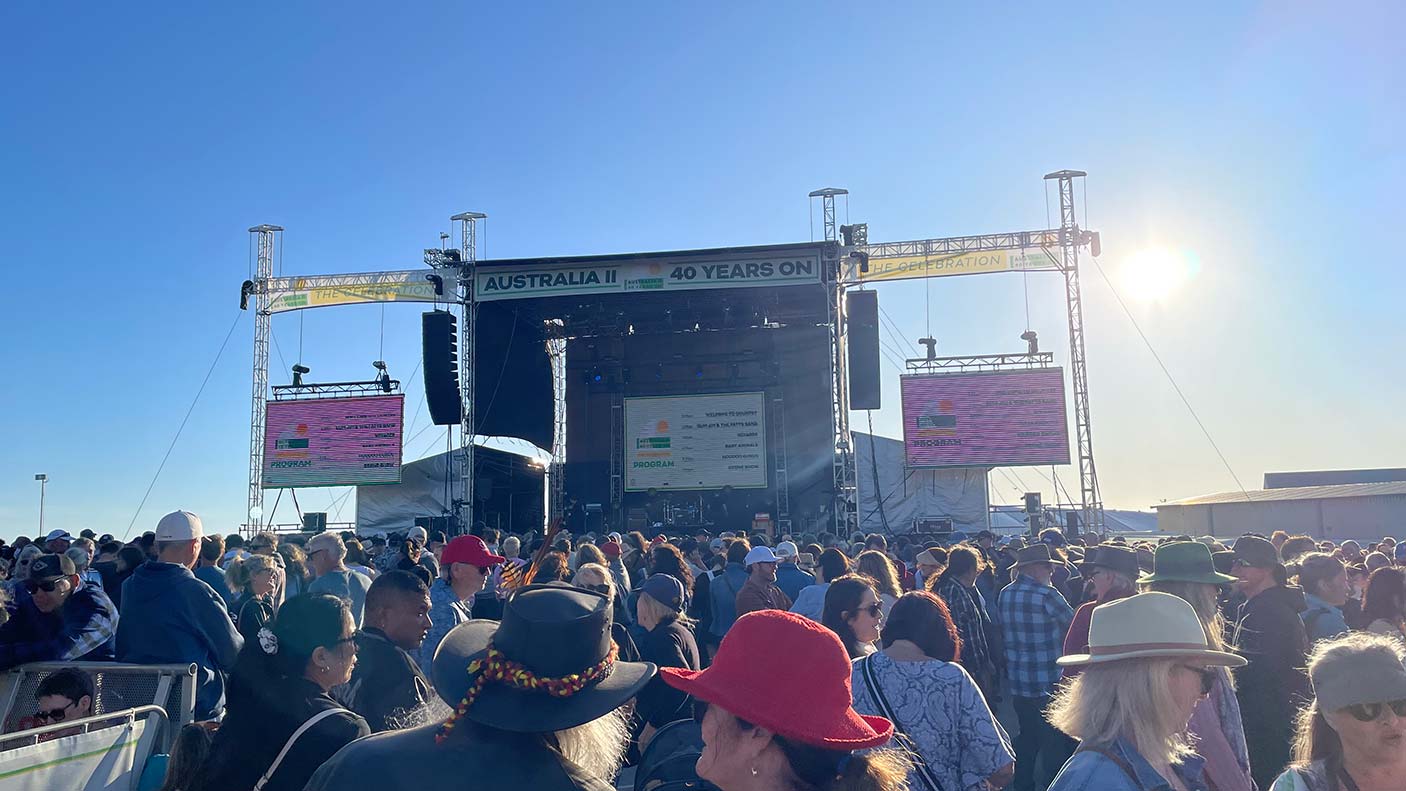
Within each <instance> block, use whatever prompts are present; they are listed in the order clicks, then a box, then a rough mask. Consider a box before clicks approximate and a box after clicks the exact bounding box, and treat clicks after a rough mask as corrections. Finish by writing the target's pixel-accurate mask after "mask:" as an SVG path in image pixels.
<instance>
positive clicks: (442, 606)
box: [411, 577, 473, 675]
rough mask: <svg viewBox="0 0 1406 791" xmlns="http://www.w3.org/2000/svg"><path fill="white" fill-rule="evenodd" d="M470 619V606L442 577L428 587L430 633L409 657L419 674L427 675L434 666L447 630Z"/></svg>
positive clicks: (447, 632) (471, 616)
mask: <svg viewBox="0 0 1406 791" xmlns="http://www.w3.org/2000/svg"><path fill="white" fill-rule="evenodd" d="M471 618H473V615H472V611H471V610H470V605H468V604H465V603H464V602H462V601H460V600H459V596H458V594H456V593H454V589H453V588H451V587H449V583H448V582H445V581H444V578H443V577H440V578H439V579H437V580H435V581H434V584H433V585H431V586H430V631H429V632H428V633H426V635H425V641H424V642H423V643H421V644H420V650H419V651H418V652H416V653H415V654H412V655H411V656H413V657H414V658H415V661H416V662H418V663H419V665H420V670H421V672H423V673H425V674H426V675H428V674H429V672H430V666H431V665H433V664H434V652H435V650H436V649H438V648H439V644H440V643H441V642H443V641H444V636H445V635H447V634H449V630H450V629H453V628H454V627H456V626H458V625H459V624H461V623H463V622H464V621H467V620H469V619H471Z"/></svg>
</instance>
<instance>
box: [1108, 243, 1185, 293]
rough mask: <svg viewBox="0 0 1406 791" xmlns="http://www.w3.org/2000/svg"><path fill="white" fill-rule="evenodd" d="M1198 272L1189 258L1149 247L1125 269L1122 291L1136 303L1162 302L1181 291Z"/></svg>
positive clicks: (1124, 266)
mask: <svg viewBox="0 0 1406 791" xmlns="http://www.w3.org/2000/svg"><path fill="white" fill-rule="evenodd" d="M1195 269H1196V266H1195V260H1194V257H1193V256H1191V255H1189V254H1186V253H1180V252H1177V251H1175V250H1169V249H1167V248H1165V247H1150V248H1148V249H1146V250H1141V251H1139V252H1137V253H1134V254H1133V255H1132V256H1131V257H1130V258H1129V259H1128V261H1127V263H1126V264H1124V265H1123V270H1122V281H1123V290H1124V291H1125V292H1126V293H1127V294H1128V296H1130V297H1132V298H1133V299H1136V300H1140V301H1143V302H1160V301H1162V300H1165V299H1170V298H1171V297H1172V296H1174V295H1175V294H1176V293H1177V292H1178V291H1180V290H1181V287H1182V286H1183V285H1184V284H1185V283H1186V281H1187V280H1189V279H1190V278H1191V276H1192V275H1193V274H1194V273H1195Z"/></svg>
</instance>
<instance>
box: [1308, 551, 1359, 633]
mask: <svg viewBox="0 0 1406 791" xmlns="http://www.w3.org/2000/svg"><path fill="white" fill-rule="evenodd" d="M1299 587H1301V588H1303V592H1304V604H1306V605H1307V606H1308V608H1307V609H1305V610H1304V611H1303V612H1301V613H1299V618H1301V619H1302V620H1303V624H1304V631H1305V632H1307V634H1308V639H1309V640H1327V639H1329V638H1333V637H1337V636H1339V635H1343V634H1347V632H1348V626H1347V618H1346V616H1345V615H1344V614H1343V610H1342V608H1343V605H1345V604H1347V599H1348V585H1347V567H1345V566H1344V565H1343V564H1342V561H1340V560H1338V559H1337V558H1335V557H1333V556H1332V555H1327V554H1324V553H1322V552H1310V553H1308V554H1306V555H1302V556H1300V557H1299Z"/></svg>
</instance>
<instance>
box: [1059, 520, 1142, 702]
mask: <svg viewBox="0 0 1406 791" xmlns="http://www.w3.org/2000/svg"><path fill="white" fill-rule="evenodd" d="M1139 573H1140V572H1139V569H1138V559H1137V553H1136V552H1134V551H1133V550H1131V549H1128V548H1127V547H1120V546H1116V545H1113V544H1109V545H1108V546H1106V547H1096V548H1094V549H1091V550H1089V554H1088V555H1087V556H1085V559H1084V562H1083V563H1081V564H1079V575H1080V576H1081V577H1083V578H1084V580H1085V581H1086V583H1087V584H1088V585H1090V586H1091V587H1092V588H1093V591H1092V593H1093V597H1094V598H1093V599H1092V600H1091V601H1086V602H1084V603H1083V604H1081V605H1079V609H1077V610H1075V611H1074V620H1073V621H1070V623H1069V631H1068V632H1067V633H1066V634H1065V635H1064V653H1066V654H1082V653H1083V652H1085V651H1087V650H1088V648H1089V619H1090V618H1091V617H1092V616H1093V612H1094V608H1095V607H1097V606H1099V605H1100V604H1107V603H1108V602H1111V601H1117V600H1118V599H1126V598H1128V597H1129V596H1132V595H1133V594H1134V593H1137V587H1136V584H1135V582H1134V581H1135V580H1137V578H1138V575H1139ZM1080 670H1081V668H1079V667H1078V666H1075V665H1070V666H1069V667H1066V668H1065V669H1064V677H1065V678H1071V677H1073V676H1077V675H1079V672H1080Z"/></svg>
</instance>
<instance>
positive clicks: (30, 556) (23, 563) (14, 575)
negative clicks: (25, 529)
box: [10, 544, 44, 583]
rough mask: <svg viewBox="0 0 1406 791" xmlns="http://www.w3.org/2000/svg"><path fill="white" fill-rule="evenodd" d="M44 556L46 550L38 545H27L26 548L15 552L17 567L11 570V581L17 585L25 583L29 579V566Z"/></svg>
mask: <svg viewBox="0 0 1406 791" xmlns="http://www.w3.org/2000/svg"><path fill="white" fill-rule="evenodd" d="M42 554H44V549H43V548H42V547H40V546H38V545H36V544H25V545H24V547H22V548H20V549H18V550H16V552H15V566H14V569H12V570H11V573H10V579H11V580H12V581H14V582H16V583H20V582H24V581H25V580H26V579H28V578H29V564H31V563H33V562H34V559H35V558H37V557H39V556H40V555H42Z"/></svg>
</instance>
